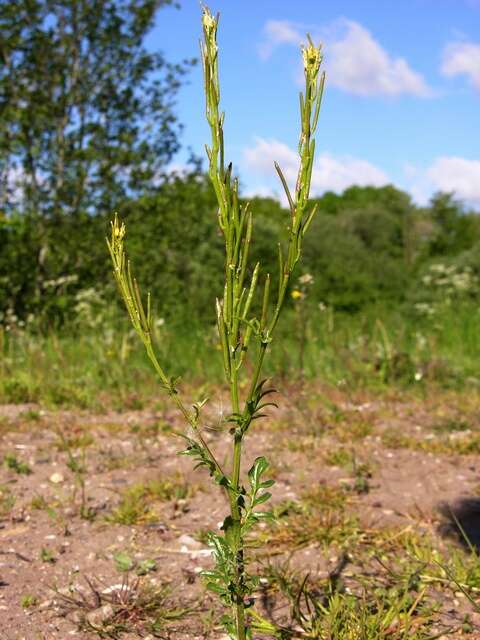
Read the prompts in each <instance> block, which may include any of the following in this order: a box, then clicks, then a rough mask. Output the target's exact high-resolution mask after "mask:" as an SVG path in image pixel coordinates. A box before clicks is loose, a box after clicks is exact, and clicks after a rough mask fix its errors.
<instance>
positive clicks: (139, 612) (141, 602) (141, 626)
mask: <svg viewBox="0 0 480 640" xmlns="http://www.w3.org/2000/svg"><path fill="white" fill-rule="evenodd" d="M170 596H171V589H170V587H169V586H168V585H165V584H161V585H158V584H153V583H152V582H150V581H148V580H146V579H144V578H142V577H136V578H132V577H130V576H129V575H128V574H127V575H126V576H125V577H124V578H123V581H122V584H121V585H119V586H118V588H112V589H108V588H105V587H104V586H102V585H99V584H96V583H95V582H94V581H92V580H89V579H86V588H79V587H72V588H71V589H70V591H69V593H68V594H64V593H60V592H57V594H56V597H57V598H58V601H59V603H60V606H61V609H62V611H63V613H64V615H67V614H74V615H75V618H76V619H77V620H78V623H77V624H78V628H79V630H81V631H89V632H94V633H95V634H96V635H98V637H100V638H120V637H122V636H123V635H124V634H125V633H134V634H136V635H137V634H139V636H138V637H145V636H146V635H148V634H153V636H154V637H166V635H169V634H170V633H172V632H175V627H176V626H177V625H178V624H179V622H181V621H182V620H183V619H184V618H186V617H187V616H188V614H189V613H191V611H192V607H179V606H178V605H176V604H174V603H173V602H172V599H171V597H170Z"/></svg>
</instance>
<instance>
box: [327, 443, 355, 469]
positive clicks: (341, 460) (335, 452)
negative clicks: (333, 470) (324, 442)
mask: <svg viewBox="0 0 480 640" xmlns="http://www.w3.org/2000/svg"><path fill="white" fill-rule="evenodd" d="M324 460H325V462H326V464H328V465H330V466H331V467H352V466H353V460H354V456H353V453H352V451H350V450H349V449H345V447H339V448H338V449H332V450H331V451H328V452H327V453H326V454H325V457H324Z"/></svg>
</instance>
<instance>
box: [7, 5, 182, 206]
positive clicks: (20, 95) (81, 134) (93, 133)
mask: <svg viewBox="0 0 480 640" xmlns="http://www.w3.org/2000/svg"><path fill="white" fill-rule="evenodd" d="M168 4H171V0H16V1H15V2H11V0H0V194H1V195H0V209H4V210H6V211H7V212H8V211H11V210H12V209H14V208H17V209H20V210H22V211H26V212H31V211H34V212H36V213H40V214H42V215H45V214H47V215H50V216H54V217H58V216H60V215H61V214H62V213H70V214H78V213H79V212H82V211H83V212H95V211H111V210H113V209H114V208H115V207H116V206H117V203H118V202H119V201H121V200H122V199H124V198H125V197H126V196H128V197H129V198H131V197H134V196H136V195H138V194H141V193H144V192H145V190H147V189H148V188H149V187H151V186H152V185H154V184H155V180H156V179H158V175H159V172H160V171H161V169H162V167H164V165H165V164H166V163H167V162H168V161H169V160H170V159H171V157H172V155H173V154H174V153H175V151H177V149H178V146H179V143H178V134H179V124H178V122H177V119H176V117H175V114H174V112H173V106H174V102H175V97H176V93H177V91H178V89H179V86H180V84H181V79H182V76H183V75H184V74H185V72H186V70H187V68H188V66H189V64H190V62H192V61H190V62H189V61H184V62H183V63H181V64H175V65H174V64H170V63H168V62H166V60H165V59H164V57H163V56H162V54H161V53H158V52H157V53H151V52H149V51H147V50H146V48H145V46H144V43H143V41H144V38H145V35H146V34H147V32H148V31H149V29H150V28H151V27H152V25H153V22H154V18H155V15H156V12H157V10H158V9H159V8H161V7H162V6H164V5H168Z"/></svg>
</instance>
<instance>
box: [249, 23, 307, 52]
mask: <svg viewBox="0 0 480 640" xmlns="http://www.w3.org/2000/svg"><path fill="white" fill-rule="evenodd" d="M263 31H264V33H265V39H264V41H263V42H262V43H261V44H260V45H259V47H258V51H259V53H260V57H261V58H262V59H263V60H266V59H267V58H269V57H270V56H271V55H272V53H273V50H274V49H275V48H276V47H277V46H278V45H281V44H293V45H296V46H300V44H301V43H302V39H303V38H302V35H301V33H300V30H299V28H298V27H297V26H295V25H294V24H293V23H292V22H289V21H288V20H268V21H267V23H266V24H265V27H264V28H263Z"/></svg>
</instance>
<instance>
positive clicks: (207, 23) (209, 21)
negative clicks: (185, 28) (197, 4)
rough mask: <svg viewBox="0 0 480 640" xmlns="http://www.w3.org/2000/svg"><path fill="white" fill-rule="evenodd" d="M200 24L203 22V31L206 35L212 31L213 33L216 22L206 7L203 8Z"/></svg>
mask: <svg viewBox="0 0 480 640" xmlns="http://www.w3.org/2000/svg"><path fill="white" fill-rule="evenodd" d="M202 22H203V26H204V29H205V31H206V33H207V34H208V35H210V34H211V33H212V32H213V31H215V28H216V26H217V21H216V20H215V18H214V17H213V16H212V14H211V13H210V11H209V10H208V8H207V7H204V8H203V16H202Z"/></svg>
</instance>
